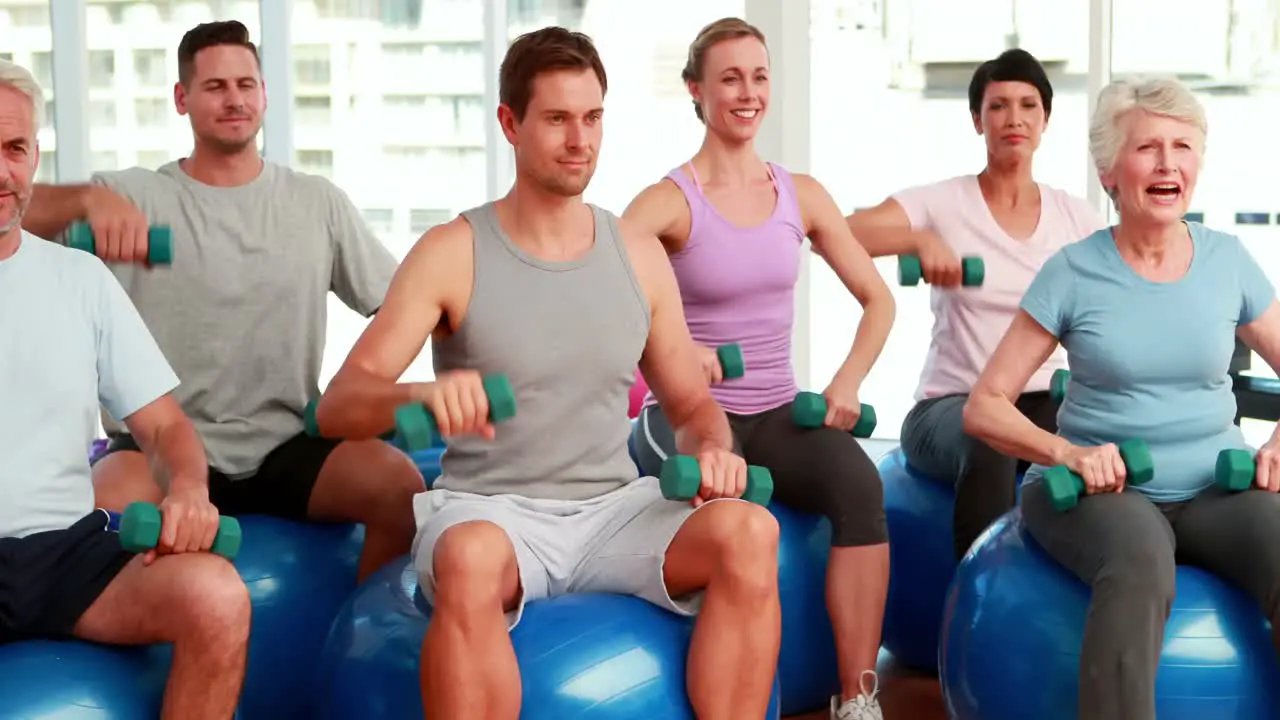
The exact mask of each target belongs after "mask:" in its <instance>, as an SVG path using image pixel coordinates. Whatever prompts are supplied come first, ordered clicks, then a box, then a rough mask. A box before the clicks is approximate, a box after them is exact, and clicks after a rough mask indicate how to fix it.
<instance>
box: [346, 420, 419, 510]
mask: <svg viewBox="0 0 1280 720" xmlns="http://www.w3.org/2000/svg"><path fill="white" fill-rule="evenodd" d="M352 445H353V447H352V448H351V449H352V451H356V454H358V456H359V457H358V459H357V460H355V462H356V463H357V465H358V467H359V468H360V471H359V473H353V474H351V477H360V478H362V479H361V482H365V481H366V480H365V479H368V480H371V482H369V483H368V487H369V491H370V494H369V503H368V507H367V509H366V510H364V511H363V514H365V515H366V516H367V517H365V518H362V520H363V521H364V522H365V524H373V525H400V526H404V527H407V528H408V529H409V532H410V533H412V532H413V497H414V496H415V495H417V494H419V493H422V492H426V489H427V487H426V483H424V482H423V480H422V473H421V472H419V470H418V466H417V465H415V464H414V462H413V460H412V459H411V458H410V457H409V456H408V455H405V454H404V453H402V452H400V451H399V450H397V449H395V448H394V447H392V446H391V445H388V444H387V443H385V442H383V441H381V440H370V441H361V442H358V443H352Z"/></svg>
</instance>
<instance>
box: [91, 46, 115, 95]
mask: <svg viewBox="0 0 1280 720" xmlns="http://www.w3.org/2000/svg"><path fill="white" fill-rule="evenodd" d="M115 82H116V54H115V52H113V51H111V50H90V51H89V87H91V88H96V89H104V88H110V87H112V86H113V85H115Z"/></svg>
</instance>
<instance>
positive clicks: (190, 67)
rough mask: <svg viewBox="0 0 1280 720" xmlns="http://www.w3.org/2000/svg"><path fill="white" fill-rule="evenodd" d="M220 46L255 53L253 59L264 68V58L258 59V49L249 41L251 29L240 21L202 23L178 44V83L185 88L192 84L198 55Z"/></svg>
mask: <svg viewBox="0 0 1280 720" xmlns="http://www.w3.org/2000/svg"><path fill="white" fill-rule="evenodd" d="M218 45H235V46H237V47H242V48H244V49H246V50H248V51H249V52H251V53H253V59H254V60H256V61H257V62H258V68H259V69H261V68H262V58H260V57H258V47H257V46H256V45H254V44H253V42H252V41H250V40H249V28H247V27H245V26H244V23H242V22H240V21H239V20H219V21H217V22H207V23H201V24H199V25H197V26H195V27H193V28H191V29H190V30H188V31H187V34H185V35H183V36H182V42H180V43H178V82H180V83H182V85H183V86H184V87H185V86H186V85H187V84H188V83H189V82H191V75H192V74H193V73H194V72H195V66H196V55H197V54H198V53H199V52H200V51H201V50H204V49H205V48H211V47H217V46H218Z"/></svg>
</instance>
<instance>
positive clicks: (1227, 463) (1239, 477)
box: [1213, 448, 1258, 492]
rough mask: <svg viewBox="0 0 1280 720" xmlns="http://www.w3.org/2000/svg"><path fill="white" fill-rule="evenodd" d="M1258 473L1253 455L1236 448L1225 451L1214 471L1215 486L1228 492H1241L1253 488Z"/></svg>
mask: <svg viewBox="0 0 1280 720" xmlns="http://www.w3.org/2000/svg"><path fill="white" fill-rule="evenodd" d="M1257 473H1258V466H1257V465H1256V464H1255V462H1254V459H1253V453H1251V452H1249V451H1248V450H1240V449H1235V448H1233V449H1231V450H1223V451H1222V452H1220V453H1218V464H1217V465H1216V466H1215V467H1214V469H1213V484H1214V485H1217V486H1218V487H1220V488H1222V489H1223V490H1226V491H1227V492H1240V491H1242V490H1248V489H1249V488H1251V487H1253V481H1254V478H1255V477H1256V476H1257Z"/></svg>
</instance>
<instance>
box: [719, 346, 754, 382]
mask: <svg viewBox="0 0 1280 720" xmlns="http://www.w3.org/2000/svg"><path fill="white" fill-rule="evenodd" d="M716 357H717V358H719V359H720V374H721V375H723V376H724V379H725V380H736V379H738V378H740V377H742V376H743V375H746V374H747V361H746V360H744V359H743V357H742V347H741V346H740V345H738V343H729V344H728V345H721V346H720V347H718V348H716Z"/></svg>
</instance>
